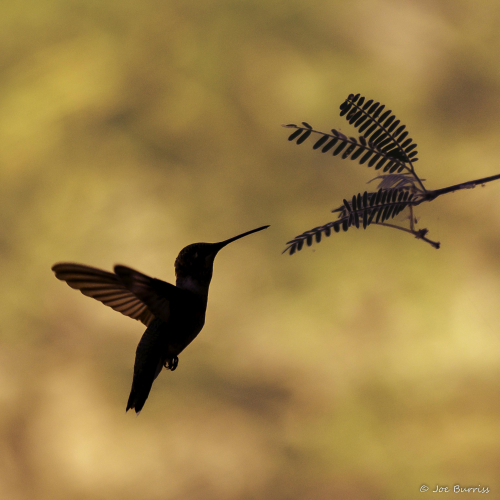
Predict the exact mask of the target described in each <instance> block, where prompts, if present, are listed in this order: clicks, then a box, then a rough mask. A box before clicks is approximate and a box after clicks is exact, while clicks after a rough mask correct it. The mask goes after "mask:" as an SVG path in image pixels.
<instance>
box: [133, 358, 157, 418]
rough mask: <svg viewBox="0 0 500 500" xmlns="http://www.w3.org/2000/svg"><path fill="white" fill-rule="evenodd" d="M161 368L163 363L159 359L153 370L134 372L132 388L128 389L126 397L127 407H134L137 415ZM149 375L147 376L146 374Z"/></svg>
mask: <svg viewBox="0 0 500 500" xmlns="http://www.w3.org/2000/svg"><path fill="white" fill-rule="evenodd" d="M162 368H163V363H162V362H161V360H160V361H159V362H158V365H157V366H156V370H155V372H154V373H153V372H151V373H150V374H147V373H134V379H133V380H132V389H131V390H130V396H129V397H128V402H127V409H126V411H129V410H130V409H134V410H135V412H136V413H137V415H139V413H140V412H141V410H142V408H143V407H144V404H145V403H146V400H147V399H148V396H149V392H150V391H151V387H152V386H153V382H154V381H155V379H156V377H157V376H158V375H159V373H160V372H161V370H162ZM148 375H149V376H148Z"/></svg>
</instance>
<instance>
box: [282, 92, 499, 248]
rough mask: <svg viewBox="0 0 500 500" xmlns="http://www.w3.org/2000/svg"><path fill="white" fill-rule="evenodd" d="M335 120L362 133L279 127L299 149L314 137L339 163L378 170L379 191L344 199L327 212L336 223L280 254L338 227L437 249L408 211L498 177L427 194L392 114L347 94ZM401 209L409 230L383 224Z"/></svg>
mask: <svg viewBox="0 0 500 500" xmlns="http://www.w3.org/2000/svg"><path fill="white" fill-rule="evenodd" d="M340 116H344V117H345V118H346V120H347V121H348V122H349V123H350V124H351V125H353V126H354V127H355V128H357V129H358V133H360V134H362V135H360V136H358V138H357V139H356V138H355V137H348V136H346V135H344V134H342V133H341V132H339V131H338V130H336V129H331V133H326V132H321V131H319V130H315V129H314V128H313V127H312V126H311V125H309V123H307V122H302V125H295V124H289V125H283V126H284V127H286V128H292V129H295V130H294V132H292V134H291V135H290V136H289V137H288V140H289V141H295V142H296V143H297V144H299V145H300V144H302V143H304V142H305V141H306V140H307V139H308V138H309V137H310V136H311V135H312V136H316V137H318V136H319V137H318V138H317V139H316V141H315V142H314V144H313V149H315V150H320V151H321V152H322V153H327V152H330V151H331V152H332V155H333V156H337V155H341V158H342V159H347V158H350V159H351V160H357V161H358V163H359V164H360V165H366V166H367V167H374V168H375V170H381V172H383V173H382V174H380V175H377V176H376V177H374V178H373V179H372V181H373V180H379V184H378V189H377V191H374V192H367V191H365V192H364V193H363V194H361V193H358V194H357V195H354V196H353V197H352V199H349V200H347V199H344V202H343V204H342V205H341V206H340V207H338V208H336V209H334V210H332V212H334V213H335V212H338V219H337V220H335V221H333V222H329V223H327V224H324V225H323V226H318V227H315V228H314V229H310V230H309V231H305V232H304V233H302V234H300V235H298V236H296V237H295V238H293V239H292V240H290V241H288V242H287V245H288V246H287V247H286V248H285V250H284V251H283V253H285V252H289V254H290V255H292V254H294V253H295V252H296V251H299V250H301V249H302V247H303V246H304V243H305V244H307V245H308V246H311V245H312V243H313V241H314V240H316V242H317V243H319V242H320V241H321V238H322V235H323V234H324V235H325V236H327V237H328V236H330V234H331V232H332V229H333V230H334V231H335V232H336V233H338V232H339V231H340V229H342V230H343V231H347V230H348V229H349V228H350V227H352V226H355V227H356V228H359V227H360V226H362V227H363V229H366V228H367V227H368V226H369V225H372V224H378V225H382V226H388V227H392V228H395V229H400V230H402V231H406V232H408V233H411V234H413V235H414V236H415V237H416V238H418V239H422V240H424V241H426V242H427V243H429V244H430V245H432V246H433V247H434V248H436V249H437V248H439V246H440V244H439V242H436V241H432V240H429V239H428V238H427V237H426V234H427V233H428V230H427V229H416V227H415V225H416V223H417V220H416V218H415V217H414V215H413V207H415V206H417V205H419V204H420V203H422V202H424V201H432V200H434V199H436V198H437V197H438V196H441V195H442V194H445V193H451V192H453V191H458V190H460V189H467V188H473V187H475V186H476V185H477V184H484V183H486V182H490V181H493V180H496V179H499V178H500V175H494V176H492V177H486V178H484V179H477V180H474V181H470V182H465V183H462V184H457V185H454V186H449V187H447V188H443V189H438V190H435V191H429V190H427V189H426V188H425V186H424V184H423V182H422V179H420V178H419V177H418V175H417V173H416V172H415V169H414V163H415V162H416V161H418V158H417V155H418V153H417V149H416V147H417V145H416V144H415V143H414V142H413V139H412V138H411V137H409V133H408V131H407V130H406V125H402V124H401V122H400V120H397V119H396V116H395V115H394V114H392V111H391V110H385V106H384V105H383V104H380V103H379V102H374V101H373V99H370V100H366V99H365V98H364V97H361V96H360V94H356V95H354V94H350V95H349V97H348V98H347V99H346V100H345V101H344V102H343V103H342V104H341V105H340ZM370 182H371V181H370ZM406 209H408V212H409V214H408V217H407V220H409V227H404V226H401V225H396V224H392V223H388V222H387V221H388V220H389V219H393V218H394V217H395V216H396V215H398V214H400V213H401V212H403V211H404V210H406Z"/></svg>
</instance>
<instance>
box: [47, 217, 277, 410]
mask: <svg viewBox="0 0 500 500" xmlns="http://www.w3.org/2000/svg"><path fill="white" fill-rule="evenodd" d="M268 227H269V226H262V227H258V228H257V229H252V230H251V231H247V232H246V233H243V234H239V235H238V236H234V237H233V238H229V239H228V240H224V241H221V242H219V243H193V244H192V245H188V246H187V247H185V248H183V249H182V250H181V251H180V253H179V255H178V256H177V259H176V260H175V264H174V266H175V276H176V283H175V285H172V284H170V283H167V282H166V281H162V280H159V279H156V278H151V277H149V276H147V275H145V274H142V273H140V272H139V271H136V270H134V269H131V268H130V267H127V266H122V265H116V266H114V273H111V272H108V271H102V270H101V269H97V268H94V267H90V266H86V265H83V264H74V263H66V262H61V263H58V264H55V265H54V266H52V271H54V273H55V275H56V278H57V279H60V280H61V281H65V282H66V283H67V284H68V285H69V286H70V287H71V288H75V289H76V290H80V292H81V293H83V294H84V295H87V296H88V297H92V298H93V299H96V300H98V301H99V302H102V303H103V304H104V305H106V306H109V307H111V308H112V309H114V310H115V311H118V312H120V313H122V314H124V315H125V316H129V317H130V318H133V319H136V320H138V321H141V322H142V323H144V325H146V327H147V328H146V331H145V332H144V334H143V335H142V338H141V340H140V342H139V344H138V346H137V350H136V355H135V363H134V376H133V380H132V389H131V391H130V396H129V398H128V402H127V409H126V411H128V410H130V409H134V410H135V412H136V413H137V414H139V413H140V411H141V410H142V408H143V406H144V403H145V402H146V399H147V398H148V396H149V392H150V390H151V387H152V385H153V382H154V381H155V379H156V377H158V375H159V374H160V372H161V371H162V369H163V368H166V369H167V370H171V371H174V370H175V369H176V368H177V365H178V363H179V357H178V356H179V354H180V353H181V352H182V351H183V350H184V349H185V348H186V347H187V346H188V345H189V344H190V343H191V342H192V341H193V340H194V339H195V338H196V336H197V335H198V334H199V333H200V331H201V330H202V328H203V325H204V324H205V313H206V309H207V301H208V288H209V286H210V281H211V280H212V273H213V265H214V259H215V256H216V255H217V253H218V252H219V250H221V249H222V248H224V247H225V246H226V245H228V244H229V243H232V242H233V241H236V240H238V239H240V238H243V237H244V236H248V235H249V234H252V233H256V232H257V231H262V230H263V229H266V228H268Z"/></svg>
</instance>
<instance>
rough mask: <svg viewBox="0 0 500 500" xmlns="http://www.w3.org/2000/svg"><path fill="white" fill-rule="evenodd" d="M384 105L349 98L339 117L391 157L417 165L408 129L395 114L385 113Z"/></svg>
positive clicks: (358, 96) (388, 111)
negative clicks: (343, 117) (343, 118)
mask: <svg viewBox="0 0 500 500" xmlns="http://www.w3.org/2000/svg"><path fill="white" fill-rule="evenodd" d="M384 109H385V105H383V104H380V103H379V102H375V103H374V102H373V99H370V100H368V101H365V98H364V97H361V96H360V94H356V95H354V94H350V95H349V97H348V98H347V99H346V100H345V101H344V102H343V103H342V104H341V105H340V116H345V118H346V120H347V121H348V122H349V123H350V124H351V125H354V126H355V127H356V128H357V129H358V131H359V133H363V137H364V138H365V139H366V140H367V141H368V142H370V143H372V144H373V145H374V146H377V147H378V148H379V149H381V150H382V151H384V152H385V153H386V154H387V155H388V156H393V157H395V158H398V159H399V160H401V161H402V162H405V163H409V164H410V165H411V164H412V163H414V162H416V161H418V158H417V154H418V153H417V150H416V149H415V148H416V147H417V145H416V144H415V143H413V139H411V138H410V137H408V131H407V130H405V129H406V125H401V122H400V120H397V119H396V116H395V115H393V114H392V111H391V110H384Z"/></svg>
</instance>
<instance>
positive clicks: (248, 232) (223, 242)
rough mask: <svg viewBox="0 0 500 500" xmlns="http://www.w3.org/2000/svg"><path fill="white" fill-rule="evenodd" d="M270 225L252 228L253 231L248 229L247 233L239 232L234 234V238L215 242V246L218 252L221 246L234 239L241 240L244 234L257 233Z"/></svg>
mask: <svg viewBox="0 0 500 500" xmlns="http://www.w3.org/2000/svg"><path fill="white" fill-rule="evenodd" d="M268 227H269V226H262V227H258V228H257V229H252V230H251V231H247V232H246V233H243V234H239V235H238V236H234V237H233V238H229V239H228V240H224V241H221V242H220V243H214V246H215V248H216V249H217V252H218V251H219V250H220V249H221V248H224V247H225V246H226V245H228V244H229V243H232V242H233V241H236V240H239V239H240V238H243V236H248V235H249V234H252V233H256V232H257V231H262V230H263V229H266V228H268Z"/></svg>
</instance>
